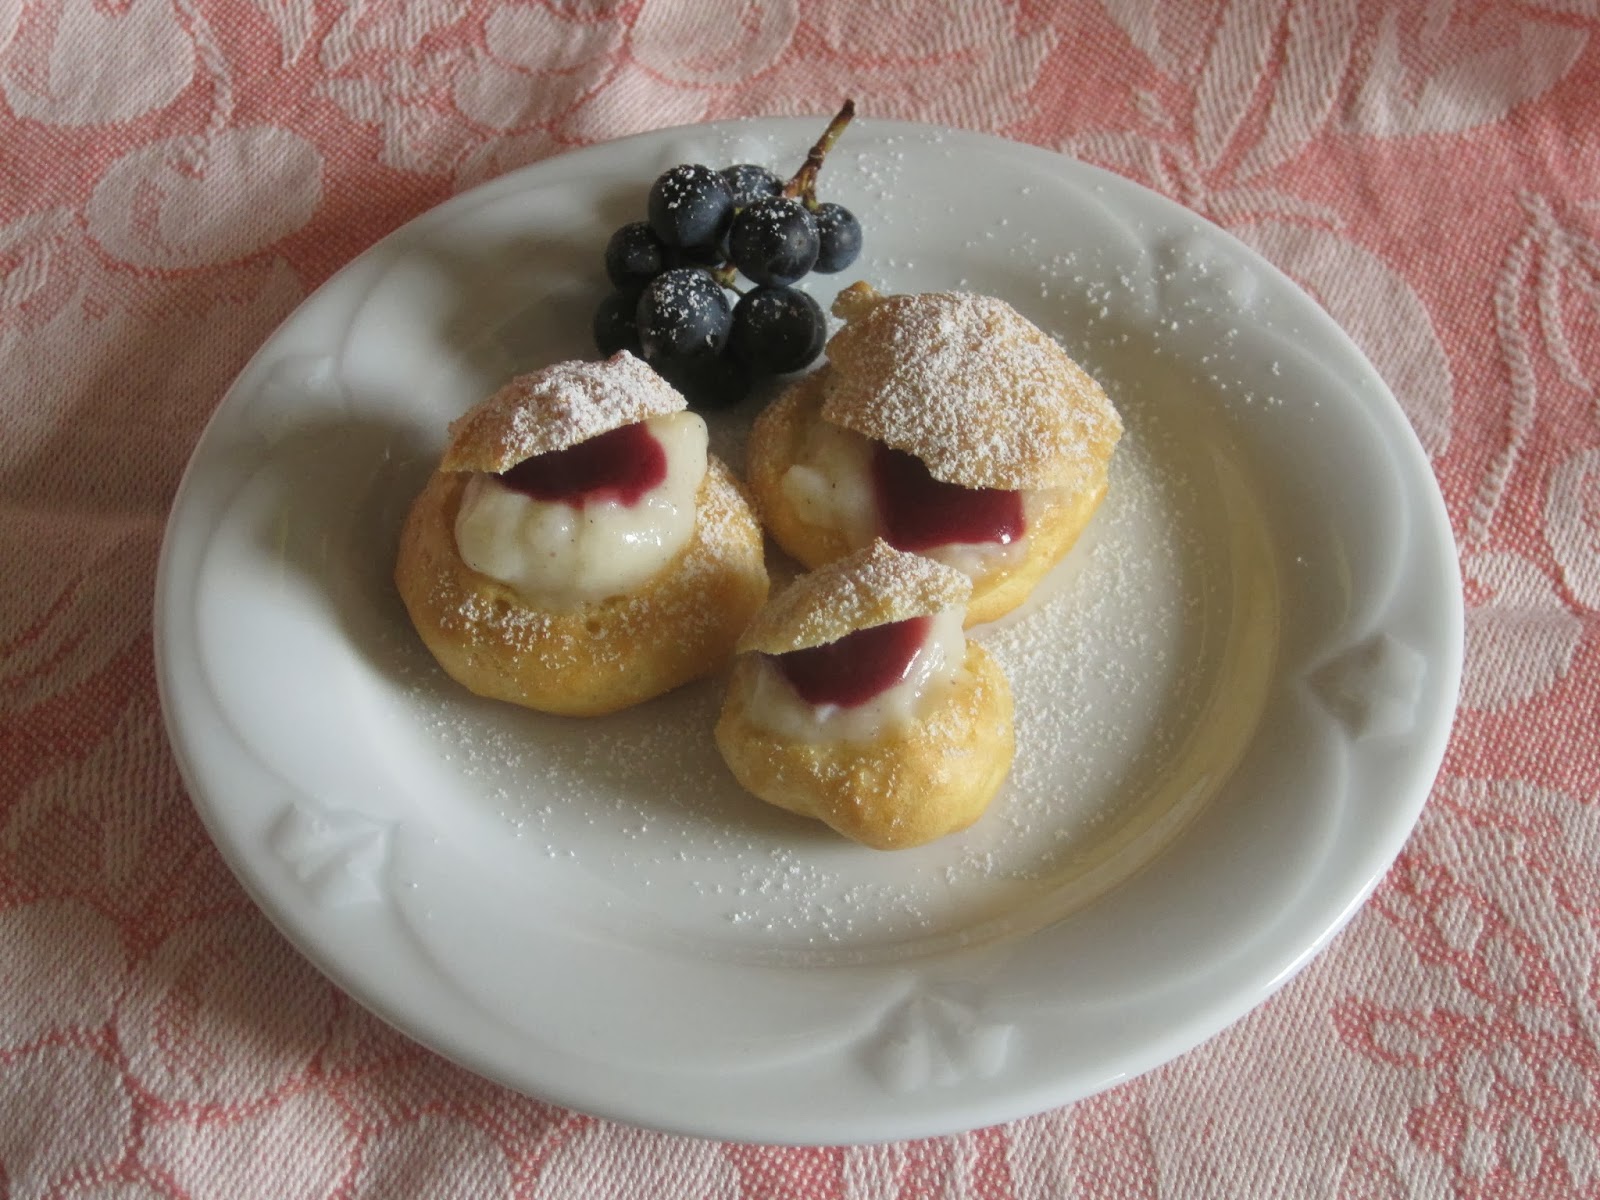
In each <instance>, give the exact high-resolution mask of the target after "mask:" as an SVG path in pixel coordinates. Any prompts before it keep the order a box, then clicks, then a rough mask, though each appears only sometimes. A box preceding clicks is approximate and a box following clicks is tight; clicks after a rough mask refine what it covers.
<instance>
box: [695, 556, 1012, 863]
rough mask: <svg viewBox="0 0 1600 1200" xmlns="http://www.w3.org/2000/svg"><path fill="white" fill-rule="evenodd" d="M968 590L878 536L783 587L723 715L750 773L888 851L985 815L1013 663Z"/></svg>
mask: <svg viewBox="0 0 1600 1200" xmlns="http://www.w3.org/2000/svg"><path fill="white" fill-rule="evenodd" d="M971 590H972V584H971V581H970V580H968V579H967V577H966V576H965V575H963V574H962V573H961V572H960V571H957V570H955V569H954V568H952V567H948V566H945V565H944V564H943V563H939V562H936V561H934V560H933V559H930V558H926V557H923V556H921V555H917V554H911V553H906V552H902V551H899V550H896V549H894V548H893V547H892V546H890V545H889V544H888V543H887V542H884V541H882V540H877V541H874V542H873V543H872V544H871V545H869V546H868V547H866V548H865V549H862V550H858V551H855V552H853V553H850V554H847V555H845V556H844V557H843V558H840V559H837V560H835V561H834V562H832V563H830V564H828V565H827V566H824V567H821V568H819V569H818V570H816V571H812V572H810V573H808V574H805V575H802V576H800V577H798V578H797V579H796V580H794V582H792V583H791V584H789V585H788V586H787V587H786V588H784V589H783V590H781V591H779V592H778V593H777V594H775V595H774V596H773V597H772V599H771V600H770V601H769V602H768V603H767V604H766V606H765V607H764V608H762V610H761V611H760V612H759V613H758V614H757V615H756V618H755V620H754V621H752V622H751V624H750V627H749V628H748V629H746V630H745V632H744V635H743V636H742V637H741V638H740V639H739V647H738V648H739V656H738V658H737V659H736V660H735V662H734V668H733V675H732V678H731V680H730V683H729V689H728V695H727V699H726V701H725V702H724V704H723V708H722V713H721V716H720V718H719V719H718V721H717V727H716V740H717V746H718V748H719V749H720V750H721V752H722V756H723V758H724V759H725V760H726V762H727V764H728V767H729V768H730V769H731V770H732V771H733V774H734V776H735V777H736V778H737V779H738V781H739V783H740V784H741V785H743V786H744V787H745V788H746V789H747V790H749V791H750V792H753V793H754V794H755V795H756V796H758V797H760V798H761V799H762V800H765V801H767V802H768V803H769V804H773V805H776V806H777V807H779V808H783V809H787V810H789V811H790V812H794V813H799V814H801V815H802V816H807V817H814V818H816V819H817V820H820V821H823V822H825V823H826V824H828V825H830V826H831V827H833V828H834V829H835V830H837V831H838V832H840V833H842V834H844V835H845V836H846V837H848V838H852V839H854V840H855V841H858V842H861V843H863V844H865V845H867V846H871V847H873V848H874V849H879V850H895V849H903V848H906V847H910V846H920V845H923V844H924V843H927V842H931V841H933V840H934V839H936V838H941V837H944V836H945V835H947V834H950V833H954V832H956V831H957V830H961V829H965V828H967V827H968V826H969V825H971V824H972V823H973V822H974V821H976V820H977V819H978V818H979V817H980V816H982V815H983V812H984V810H985V809H986V808H988V806H989V803H990V801H991V800H993V798H994V796H995V793H996V792H997V791H998V790H999V788H1000V785H1001V784H1002V783H1003V782H1004V780H1005V778H1006V774H1007V773H1008V772H1009V770H1010V768H1011V759H1012V754H1013V751H1014V749H1015V733H1014V729H1013V723H1012V703H1011V689H1010V686H1009V685H1008V684H1007V682H1006V678H1005V676H1004V674H1002V673H1001V671H1000V668H999V667H998V666H997V665H996V664H995V661H994V660H993V659H992V658H991V657H990V656H989V654H988V653H987V652H986V651H985V650H984V649H983V647H981V646H979V645H978V644H977V643H976V642H970V641H968V640H967V638H966V636H965V634H963V632H962V628H963V621H964V617H965V611H964V608H965V604H966V601H967V598H968V596H969V595H970V594H971Z"/></svg>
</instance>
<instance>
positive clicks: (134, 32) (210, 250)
mask: <svg viewBox="0 0 1600 1200" xmlns="http://www.w3.org/2000/svg"><path fill="white" fill-rule="evenodd" d="M846 94H848V95H853V96H854V97H855V98H856V100H857V102H858V104H859V105H860V108H861V109H862V111H864V112H865V113H868V114H871V115H874V116H890V117H904V118H912V119H918V120H924V121H931V122H939V123H946V124H953V125H957V126H962V127H967V128H972V129H980V130H989V131H994V132H997V133H1000V134H1003V135H1006V136H1008V137H1012V138H1015V139H1018V140H1022V141H1027V142H1033V143H1036V144H1039V145H1044V146H1048V147H1053V148H1059V149H1060V150H1061V151H1062V152H1063V153H1067V154H1072V155H1076V156H1079V157H1081V158H1084V159H1087V160H1089V161H1092V162H1097V163H1101V164H1103V165H1106V166H1109V167H1111V168H1113V169H1114V170H1117V171H1120V172H1123V173H1125V174H1127V175H1129V176H1131V177H1133V178H1134V179H1137V180H1139V181H1140V182H1143V183H1145V184H1147V185H1149V186H1151V187H1154V188H1156V189H1159V190H1160V191H1163V192H1165V193H1167V194H1168V195H1171V196H1174V197H1176V198H1177V199H1178V200H1180V201H1182V202H1183V203H1185V204H1188V205H1190V206H1192V207H1194V208H1195V209H1197V210H1198V211H1200V212H1202V213H1204V214H1205V215H1206V216H1208V217H1210V218H1211V219H1212V220H1214V221H1217V222H1219V223H1220V224H1222V225H1223V226H1225V227H1226V228H1228V229H1230V230H1232V231H1234V232H1235V233H1237V234H1239V235H1240V236H1241V237H1243V238H1244V239H1245V240H1246V241H1248V242H1250V243H1251V244H1253V245H1254V246H1256V247H1257V248H1258V249H1260V250H1261V251H1262V252H1263V253H1264V254H1265V255H1266V256H1267V257H1269V258H1270V259H1272V260H1273V261H1275V262H1277V263H1278V264H1280V265H1281V266H1283V267H1284V268H1285V269H1286V270H1288V271H1289V272H1290V273H1291V274H1292V275H1294V276H1295V277H1296V278H1297V279H1299V280H1300V281H1301V282H1302V283H1303V284H1304V285H1305V286H1306V287H1307V288H1308V289H1309V290H1310V291H1311V292H1313V293H1314V294H1315V295H1316V296H1317V297H1318V299H1319V300H1320V301H1321V302H1322V303H1323V304H1324V305H1325V306H1326V307H1327V308H1328V309H1329V310H1330V311H1331V312H1332V314H1333V315H1334V316H1335V317H1336V318H1337V319H1338V320H1339V321H1340V322H1341V323H1342V324H1343V325H1344V326H1345V328H1346V329H1348V330H1349V331H1350V333H1351V334H1352V335H1353V336H1354V337H1355V338H1356V340H1357V341H1358V342H1359V343H1360V344H1361V345H1362V346H1363V347H1364V349H1365V350H1366V352H1367V353H1368V355H1369V356H1370V357H1371V358H1372V360H1373V362H1374V363H1375V364H1376V366H1377V367H1378V369H1379V370H1380V371H1381V372H1382V373H1383V375H1384V376H1385V377H1386V378H1387V379H1388V381H1389V383H1390V384H1391V386H1392V387H1393V389H1394V390H1395V391H1396V393H1397V394H1398V395H1399V396H1400V398H1401V400H1402V402H1403V404H1404V405H1405V407H1406V410H1407V412H1408V413H1409V415H1410V417H1411V419H1412V422H1413V423H1414V425H1415V427H1416V429H1417V432H1418V434H1419V435H1420V437H1421V439H1422V442H1423V444H1424V446H1425V447H1426V448H1427V450H1428V452H1429V454H1430V456H1431V457H1432V460H1433V464H1434V467H1435V469H1436V471H1437V473H1438V477H1439V480H1440V483H1441V485H1442V487H1443V490H1444V494H1445V498H1446V500H1447V503H1448V506H1449V510H1450V514H1451V517H1452V520H1453V522H1454V525H1455V530H1456V536H1457V539H1458V541H1459V545H1460V552H1461V561H1462V567H1463V574H1464V576H1465V578H1466V580H1467V589H1468V590H1467V604H1468V634H1467V638H1468V641H1467V651H1468V662H1467V671H1466V678H1465V685H1464V693H1463V697H1462V709H1461V713H1460V716H1459V719H1458V722H1457V726H1456V730H1455V734H1454V737H1453V739H1452V741H1451V744H1450V749H1449V753H1448V756H1447V759H1446V762H1445V766H1444V770H1443V774H1442V776H1441V778H1440V780H1439V783H1438V785H1437V787H1436V789H1435V791H1434V795H1433V797H1432V800H1431V802H1430V804H1429V806H1428V808H1427V810H1426V812H1425V814H1424V817H1423V819H1422V822H1421V825H1420V827H1419V828H1418V830H1417V832H1416V835H1415V836H1414V837H1413V839H1412V840H1411V842H1410V844H1409V846H1408V848H1407V850H1406V851H1405V853H1404V855H1403V856H1402V858H1401V860H1400V862H1399V863H1398V865H1397V866H1396V868H1395V869H1394V871H1393V872H1392V873H1391V875H1390V876H1389V877H1388V879H1387V880H1386V881H1385V882H1384V883H1383V885H1382V886H1381V887H1380V889H1379V891H1378V893H1377V895H1376V896H1375V898H1374V899H1373V901H1372V902H1371V903H1370V904H1369V905H1368V906H1367V907H1366V908H1365V909H1364V910H1363V911H1362V912H1361V913H1360V914H1359V915H1358V916H1357V917H1356V919H1355V921H1354V922H1353V923H1352V925H1351V926H1350V927H1349V929H1348V930H1347V931H1346V932H1345V933H1344V934H1342V935H1341V936H1340V937H1339V938H1338V939H1337V940H1336V941H1335V942H1334V944H1333V945H1332V947H1331V948H1330V949H1329V950H1328V951H1327V953H1326V954H1324V955H1323V956H1322V957H1321V958H1320V959H1318V960H1317V961H1316V962H1315V963H1314V964H1313V965H1312V966H1311V967H1310V968H1309V969H1308V970H1307V971H1306V972H1305V973H1304V974H1303V975H1302V976H1301V977H1300V978H1298V979H1297V980H1296V981H1295V982H1293V983H1292V984H1291V985H1290V986H1289V987H1288V988H1286V989H1285V990H1284V991H1283V992H1282V993H1280V994H1279V995H1278V996H1277V997H1276V998H1275V999H1274V1000H1273V1001H1271V1002H1270V1003H1269V1004H1267V1005H1266V1006H1265V1007H1264V1008H1262V1009H1261V1010H1260V1011H1258V1012H1257V1013H1255V1014H1254V1015H1253V1016H1251V1017H1249V1018H1248V1019H1246V1020H1244V1021H1243V1022H1241V1023H1240V1024H1239V1025H1238V1026H1236V1027H1235V1028H1233V1029H1231V1030H1230V1031H1228V1032H1227V1033H1225V1034H1224V1035H1223V1036H1221V1037H1219V1038H1217V1039H1216V1040H1214V1041H1213V1042H1211V1043H1210V1044H1208V1045H1206V1046H1204V1047H1202V1048H1201V1049H1199V1050H1196V1051H1194V1052H1193V1053H1191V1054H1189V1055H1187V1056H1186V1057H1184V1058H1182V1059H1180V1060H1179V1061H1177V1062H1175V1063H1173V1064H1171V1065H1169V1066H1168V1067H1166V1068H1164V1069H1162V1070H1159V1071H1156V1072H1154V1073H1153V1074H1151V1075H1149V1076H1147V1077H1145V1078H1142V1079H1139V1080H1136V1081H1134V1082H1132V1083H1130V1084H1127V1085H1125V1086H1123V1087H1121V1088H1119V1089H1117V1090H1115V1091H1113V1092H1110V1093H1108V1094H1106V1095H1103V1096H1100V1097H1097V1098H1094V1099H1091V1100H1088V1101H1086V1102H1083V1103H1080V1104H1077V1105H1075V1106H1072V1107H1070V1108H1066V1109H1063V1110H1060V1111H1056V1112H1051V1113H1047V1114H1044V1115H1042V1116H1039V1117H1036V1118H1033V1119H1030V1120H1026V1121H1021V1122H1018V1123H1015V1124H1012V1125H1008V1126H1003V1127H999V1128H994V1129H988V1130H982V1131H977V1132H973V1133H970V1134H966V1135H963V1136H959V1137H952V1138H946V1139H938V1140H933V1141H927V1142H918V1143H909V1144H900V1145H891V1146H882V1147H875V1148H868V1149H850V1150H842V1149H781V1148H771V1147H749V1146H723V1145H718V1144H714V1143H708V1142H697V1141H693V1140H687V1139H677V1138H668V1137H661V1136H656V1135H652V1134H647V1133H642V1132H639V1131H635V1130H631V1129H627V1128H623V1127H619V1126H614V1125H610V1124H608V1123H605V1122H600V1121H596V1120H594V1119H592V1118H589V1117H585V1116H582V1115H579V1114H576V1113H572V1112H567V1111H564V1110H560V1109H557V1108H554V1107H551V1106H548V1105H544V1104H541V1103H538V1102H535V1101H532V1100H529V1099H526V1098H523V1097H520V1096H516V1095H513V1094H510V1093H508V1092H506V1091H503V1090H501V1089H499V1088H497V1087H495V1086H493V1085H490V1084H487V1083H484V1082H481V1081H479V1080H477V1079H475V1078H473V1077H471V1076H469V1075H467V1074H466V1073H464V1072H462V1071H460V1070H458V1069H456V1068H454V1067H452V1066H450V1065H448V1064H446V1063H444V1062H442V1061H440V1060H438V1059H437V1058H435V1057H433V1056H432V1055H431V1054H429V1053H428V1052H427V1051H424V1050H422V1049H420V1048H418V1047H417V1046H415V1045H413V1044H411V1043H409V1042H408V1041H406V1040H405V1039H403V1038H401V1037H400V1036H398V1035H396V1034H394V1033H392V1032H389V1031H388V1030H387V1029H386V1028H385V1027H383V1026H382V1025H380V1024H379V1023H378V1022H377V1021H376V1020H375V1019H373V1018H371V1017H369V1016H367V1015H366V1014H365V1013H364V1012H363V1011H361V1010H359V1009H357V1008H356V1007H355V1006H354V1005H353V1004H352V1003H350V1002H349V1001H348V1000H347V999H346V998H344V997H343V996H342V995H341V994H339V993H338V992H337V991H336V989H334V988H333V987H332V986H331V985H330V984H328V983H327V982H326V981H324V980H323V979H322V978H321V977H320V976H319V975H318V974H316V973H315V972H314V971H313V970H312V969H311V968H310V967H308V966H306V965H305V964H303V963H302V962H301V961H300V960H299V959H298V957H297V956H296V955H295V954H294V953H293V952H292V951H291V950H290V949H288V947H287V946H286V944H285V943H284V942H283V941H282V940H281V939H280V938H279V937H278V935H277V934H276V933H275V932H273V930H272V929H271V928H270V927H269V926H268V925H267V923H266V921H265V920H264V919H263V918H262V917H261V916H259V915H258V914H257V913H256V912H255V910H254V909H253V908H252V906H251V905H250V903H249V902H248V901H247V900H246V898H245V896H244V894H243V893H242V892H241V890H240V889H239V887H238V886H237V885H236V884H235V883H234V882H233V880H232V878H231V877H230V876H229V874H228V872H227V871H226V869H225V868H224V867H223V865H222V863H221V860H220V859H219V857H218V855H217V854H216V852H215V851H214V850H213V849H212V847H211V845H210V843H209V842H208V840H207V838H206V836H205V834H204V832H203V831H202V829H201V827H200V824H199V822H198V820H197V819H196V817H195V815H194V813H193V811H192V810H191V808H190V805H189V802H188V799H187V798H186V796H185V794H184V791H183V788H182V786H181V785H180V783H179V780H178V778H177V775H176V772H175V770H174V767H173V763H172V759H171V756H170V754H169V752H168V750H167V747H166V742H165V739H164V736H163V733H162V729H161V724H160V716H159V712H158V709H157V703H156V697H155V685H154V678H153V665H152V649H151V634H150V605H149V597H150V596H151V593H152V587H153V572H154V566H155V559H156V554H157V549H158V545H159V541H160V536H161V530H162V523H163V519H164V517H165V513H166V509H167V506H168V504H169V502H170V500H171V497H172V495H173V491H174V488H175V486H176V483H177V480H178V477H179V473H180V471H181V469H182V466H183V464H184V461H185V459H186V458H187V456H188V454H189V452H190V450H191V448H192V447H193V445H194V442H195V439H196V437H197V436H198V434H199V431H200V429H201V427H202V424H203V423H204V421H205V420H206V418H207V416H208V414H209V413H210V412H211V410H212V409H213V407H214V406H215V404H216V402H217V400H218V399H219V397H220V396H221V393H222V391H223V389H224V388H225V387H226V385H227V383H228V382H229V380H230V378H231V376H232V375H233V374H234V373H235V372H236V371H237V370H238V369H239V368H240V367H241V366H242V365H243V364H244V362H245V360H246V359H247V357H248V356H249V355H250V353H251V351H252V350H253V349H254V348H255V347H256V346H257V345H258V344H259V343H260V341H261V340H262V339H263V338H264V337H265V336H266V335H267V334H268V332H270V331H271V329H272V328H273V327H274V325H275V324H276V323H277V322H278V321H279V320H281V319H282V318H283V317H284V316H285V315H286V314H287V313H288V312H289V311H290V310H291V309H292V308H293V307H294V306H295V304H296V303H297V302H298V301H299V300H300V299H302V298H303V297H304V296H306V295H307V294H308V293H309V292H310V291H311V290H312V289H313V288H315V287H316V286H317V285H318V284H319V283H320V282H321V281H322V280H323V279H325V278H326V277H327V276H328V275H329V274H330V273H331V272H332V271H334V270H335V269H336V268H337V267H338V266H339V265H340V264H342V263H343V262H345V261H347V260H348V259H349V258H350V257H352V256H353V255H354V254H356V253H357V252H358V251H360V250H361V249H362V248H363V247H365V246H367V245H368V244H370V243H371V242H372V241H373V240H375V239H376V238H377V237H379V236H380V235H381V234H383V233H385V232H386V231H388V230H390V229H392V228H394V227H395V226H396V225H398V224H399V223H401V222H402V221H404V220H405V219H407V218H409V217H411V216H413V215H415V214H417V213H419V212H421V211H422V210H424V209H426V208H428V207H429V206H431V205H433V204H434V203H436V202H437V201H439V200H441V199H443V198H445V197H446V196H448V195H450V194H452V193H453V192H456V191H458V190H460V189H462V188H464V187H467V186H470V185H471V184H472V183H474V182H477V181H479V180H482V179H485V178H488V177H490V176H493V175H495V174H497V173H500V172H502V171H505V170H507V169H510V168H512V167H515V166H518V165H521V164H523V163H527V162H530V161H533V160H535V159H538V158H541V157H544V156H547V155H550V154H554V153H558V152H559V151H561V150H562V149H564V148H566V147H569V146H577V145H584V144H588V143H592V142H596V141H600V140H604V139H607V138H611V137H614V136H617V135H619V134H625V133H631V132H635V131H638V130H641V129H645V128H649V127H653V126H660V125H669V124H678V123H683V122H689V121H696V120H700V119H702V118H714V117H720V116H727V115H737V114H779V113H799V112H805V113H818V114H821V113H825V112H827V111H831V109H832V108H833V106H834V105H835V104H836V102H837V100H838V99H839V98H840V97H841V96H844V95H846ZM869 229H870V214H869ZM0 397H3V399H0V414H3V420H4V426H3V429H4V436H3V437H0V545H3V554H4V563H5V569H4V572H3V577H0V711H3V714H4V715H3V720H0V1196H4V1195H9V1196H10V1197H12V1198H15V1200H21V1198H23V1197H74V1198H79V1200H88V1198H90V1197H93V1198H95V1200H157V1198H160V1197H170V1198H178V1197H182V1198H186V1200H187V1198H194V1200H200V1198H202V1197H219V1198H226V1200H248V1198H253V1197H274V1198H276V1197H330V1198H332V1197H338V1198H341V1200H343V1198H352V1200H353V1198H357V1197H362V1198H365V1197H401V1196H443V1197H475V1198H478V1197H483V1198H493V1197H526V1198H530V1200H531V1198H540V1200H553V1198H555V1197H591V1196H592V1197H620V1196H635V1195H637V1196H663V1197H714V1198H716V1200H741V1198H755V1197H781V1198H792V1200H812V1198H819V1200H820V1198H828V1200H835V1198H837V1200H861V1198H866V1197H903V1198H910V1197H948V1198H951V1200H958V1198H959V1200H967V1198H974V1200H976V1198H984V1200H1009V1198H1012V1197H1019V1198H1020V1197H1025V1198H1028V1200H1034V1198H1042V1197H1073V1198H1082V1200H1091V1198H1092V1200H1151V1198H1155V1197H1160V1198H1161V1200H1202V1198H1203V1200H1223V1198H1229V1200H1233V1198H1266V1197H1273V1198H1276V1197H1328V1198H1330V1200H1402V1198H1413V1197H1434V1196H1441V1197H1456V1196H1459V1197H1474V1198H1476V1197H1484V1198H1488V1197H1519V1198H1521V1197H1526V1198H1530V1200H1531V1198H1534V1197H1556V1196H1588V1197H1596V1196H1600V974H1597V967H1596V960H1597V948H1600V0H1540V2H1535V0H1528V2H1523V3H1510V2H1506V3H1497V2H1495V0H1476V2H1474V0H1431V2H1427V3H1424V2H1420V0H1418V2H1414V3H1407V4H1392V3H1387V2H1384V0H1261V2H1254V0H1231V2H1229V3H1219V4H1213V5H1206V4H1200V3H1192V2H1184V3H1161V2H1159V0H1120V2H1119V0H1101V2H1100V3H1094V2H1091V0H1081V2H1076V3H1069V4H1050V3H1045V2H1043V0H891V2H887V3H876V4H870V5H868V4H858V3H854V2H852V0H768V2H765V3H763V2H760V0H742V2H740V3H727V4H724V3H717V2H714V0H617V2H607V0H254V2H253V3H251V2H248V0H0Z"/></svg>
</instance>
